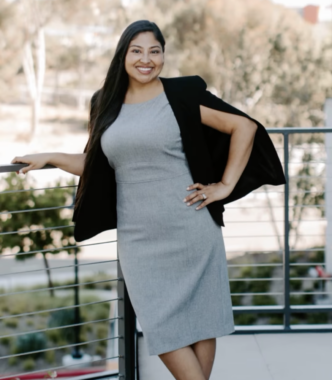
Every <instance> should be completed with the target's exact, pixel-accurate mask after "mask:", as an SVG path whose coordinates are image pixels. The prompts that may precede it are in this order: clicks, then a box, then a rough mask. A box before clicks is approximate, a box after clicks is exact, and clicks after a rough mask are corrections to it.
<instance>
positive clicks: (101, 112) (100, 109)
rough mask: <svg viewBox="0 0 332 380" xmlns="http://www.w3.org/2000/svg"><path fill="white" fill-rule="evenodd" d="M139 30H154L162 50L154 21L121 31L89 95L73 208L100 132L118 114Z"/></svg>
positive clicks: (126, 86) (139, 23) (162, 44)
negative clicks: (129, 57) (128, 59)
mask: <svg viewBox="0 0 332 380" xmlns="http://www.w3.org/2000/svg"><path fill="white" fill-rule="evenodd" d="M142 32H153V34H154V36H155V38H156V40H157V41H159V42H160V44H161V46H162V50H163V51H165V40H164V37H163V35H162V33H161V31H160V29H159V28H158V26H157V25H156V24H155V23H154V22H151V21H148V20H139V21H135V22H133V23H132V24H130V25H129V26H127V28H126V29H125V30H124V31H123V33H122V35H121V37H120V40H119V42H118V44H117V47H116V50H115V54H114V57H113V59H112V61H111V64H110V67H109V69H108V71H107V74H106V78H105V81H104V85H103V86H102V88H101V89H99V90H98V91H96V92H95V93H94V94H93V96H92V98H91V106H90V107H91V108H90V119H89V123H88V131H89V140H88V143H87V145H86V147H85V149H84V152H86V153H87V155H86V157H85V164H84V170H83V174H82V176H81V178H80V184H79V186H78V189H77V194H76V201H75V208H77V207H78V205H79V203H80V201H81V199H82V196H83V195H84V193H85V190H86V186H87V183H88V181H89V177H90V174H91V170H92V168H93V163H94V160H95V159H96V157H97V152H98V149H100V138H101V135H102V134H103V132H104V131H105V130H106V129H107V128H108V127H109V126H110V125H111V124H112V123H113V122H114V121H115V119H116V118H117V117H118V115H119V113H120V110H121V106H122V103H123V101H124V98H125V95H126V92H127V89H128V84H129V79H128V74H127V71H126V69H125V58H126V54H127V51H128V47H129V44H130V42H131V41H132V40H133V39H134V38H135V37H136V36H137V35H138V34H139V33H142Z"/></svg>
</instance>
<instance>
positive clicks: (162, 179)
mask: <svg viewBox="0 0 332 380" xmlns="http://www.w3.org/2000/svg"><path fill="white" fill-rule="evenodd" d="M185 174H191V172H190V171H187V172H184V173H180V174H178V175H175V176H171V177H160V178H157V179H149V180H144V181H118V180H116V183H144V182H160V181H165V180H167V179H172V178H176V177H181V176H183V175H185Z"/></svg>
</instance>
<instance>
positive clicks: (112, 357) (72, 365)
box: [0, 355, 122, 380]
mask: <svg viewBox="0 0 332 380" xmlns="http://www.w3.org/2000/svg"><path fill="white" fill-rule="evenodd" d="M121 357H122V355H117V356H111V357H107V358H102V359H94V360H90V361H89V363H95V362H100V361H103V360H111V359H117V358H121ZM81 365H82V363H75V364H68V365H63V366H59V367H52V368H46V369H38V370H36V371H29V372H22V373H18V374H14V375H10V377H11V378H13V379H14V378H15V379H16V378H19V376H25V375H31V374H34V373H39V372H46V371H55V370H59V369H64V368H70V367H75V366H81ZM120 376H121V375H120ZM120 376H119V377H120ZM8 377H9V376H8V375H6V376H2V377H0V380H2V379H7V378H8ZM96 377H98V374H96Z"/></svg>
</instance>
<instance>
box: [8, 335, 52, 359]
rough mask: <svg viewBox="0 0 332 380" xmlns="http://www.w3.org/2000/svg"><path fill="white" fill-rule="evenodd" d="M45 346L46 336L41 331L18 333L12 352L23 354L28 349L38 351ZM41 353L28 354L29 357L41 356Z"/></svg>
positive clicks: (28, 350)
mask: <svg viewBox="0 0 332 380" xmlns="http://www.w3.org/2000/svg"><path fill="white" fill-rule="evenodd" d="M45 348H46V337H45V334H44V333H42V332H38V333H31V334H26V335H20V336H18V337H17V338H16V341H15V343H14V353H16V354H23V353H27V352H30V351H38V350H43V349H45ZM42 354H43V352H41V353H35V354H30V355H29V356H31V358H37V357H39V356H41V355H42Z"/></svg>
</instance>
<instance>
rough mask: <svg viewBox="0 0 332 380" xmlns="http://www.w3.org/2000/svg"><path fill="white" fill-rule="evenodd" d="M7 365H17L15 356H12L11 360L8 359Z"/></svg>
mask: <svg viewBox="0 0 332 380" xmlns="http://www.w3.org/2000/svg"><path fill="white" fill-rule="evenodd" d="M8 364H9V365H10V366H14V365H16V364H17V357H16V356H12V357H11V358H9V359H8Z"/></svg>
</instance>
